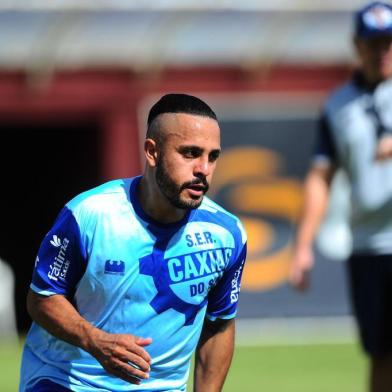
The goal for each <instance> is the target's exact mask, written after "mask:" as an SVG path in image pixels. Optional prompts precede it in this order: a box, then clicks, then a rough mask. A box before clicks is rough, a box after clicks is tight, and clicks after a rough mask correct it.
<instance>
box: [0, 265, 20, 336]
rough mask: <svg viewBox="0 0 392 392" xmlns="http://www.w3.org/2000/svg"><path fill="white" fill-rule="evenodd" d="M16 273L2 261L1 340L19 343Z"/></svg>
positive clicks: (0, 297) (0, 267) (0, 289)
mask: <svg viewBox="0 0 392 392" xmlns="http://www.w3.org/2000/svg"><path fill="white" fill-rule="evenodd" d="M14 285H15V277H14V273H13V271H12V269H11V267H10V266H9V265H7V264H6V263H5V262H4V261H3V260H1V259H0V338H2V339H5V340H6V341H7V342H10V341H11V342H15V343H16V342H17V331H16V317H15V301H14V296H13V293H14Z"/></svg>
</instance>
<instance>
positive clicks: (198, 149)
mask: <svg viewBox="0 0 392 392" xmlns="http://www.w3.org/2000/svg"><path fill="white" fill-rule="evenodd" d="M147 123H148V124H147V136H146V139H145V143H144V154H145V159H146V165H145V170H144V174H143V176H138V177H134V178H129V179H121V180H114V181H111V182H108V183H106V184H104V185H102V186H100V187H98V188H95V189H92V190H90V191H87V192H85V193H82V194H81V195H79V196H77V197H76V198H74V199H73V200H72V201H70V202H69V203H68V204H67V205H66V206H65V207H64V209H63V210H62V211H61V212H60V214H59V216H58V218H57V220H56V222H55V223H54V226H53V227H52V229H51V230H50V231H49V233H48V234H47V235H46V237H45V238H44V240H43V242H42V244H41V247H40V250H39V252H38V257H37V260H36V265H35V269H34V273H33V279H32V283H31V286H30V292H29V295H28V299H27V307H28V311H29V313H30V315H31V317H32V319H33V320H34V322H33V325H32V327H31V329H30V331H29V333H28V335H27V338H26V343H25V347H24V352H23V359H22V366H21V382H20V391H21V392H60V391H70V390H72V391H80V392H82V391H96V390H100V391H103V390H105V391H116V392H120V391H134V390H137V391H185V390H186V382H187V378H188V372H189V365H190V360H191V357H192V354H193V352H194V351H195V350H196V357H195V374H194V386H195V391H210V392H218V391H221V389H222V386H223V383H224V380H225V377H226V374H227V372H228V369H229V366H230V363H231V358H232V355H233V350H234V317H235V314H236V308H237V301H238V295H239V289H240V281H241V275H242V269H243V265H244V262H245V255H246V234H245V232H244V230H243V227H242V225H241V223H240V221H239V220H238V219H237V218H236V217H235V216H234V215H232V214H230V213H228V212H227V211H226V210H224V209H223V208H221V207H220V206H218V205H217V204H216V203H214V202H213V201H211V200H210V199H208V198H207V197H204V195H205V193H206V192H207V190H208V187H209V183H210V182H211V179H212V175H213V173H214V170H215V166H216V162H217V159H218V157H219V155H220V150H221V148H220V129H219V124H218V121H217V118H216V115H215V113H214V112H213V111H212V109H211V108H210V107H209V106H208V105H207V104H206V103H205V102H203V101H201V100H200V99H198V98H196V97H193V96H189V95H185V94H168V95H165V96H164V97H162V98H161V99H160V100H159V101H158V102H157V103H156V104H155V105H154V106H153V107H152V108H151V110H150V113H149V116H148V121H147Z"/></svg>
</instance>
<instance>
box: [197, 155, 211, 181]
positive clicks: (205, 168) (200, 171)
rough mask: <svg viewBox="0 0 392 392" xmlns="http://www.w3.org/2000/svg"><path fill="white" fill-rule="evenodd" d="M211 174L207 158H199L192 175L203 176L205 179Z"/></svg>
mask: <svg viewBox="0 0 392 392" xmlns="http://www.w3.org/2000/svg"><path fill="white" fill-rule="evenodd" d="M210 173H211V162H210V161H209V160H208V157H206V158H204V157H200V158H199V159H198V160H197V162H196V165H195V168H194V174H195V175H203V176H204V177H207V176H208V175H209V174H210Z"/></svg>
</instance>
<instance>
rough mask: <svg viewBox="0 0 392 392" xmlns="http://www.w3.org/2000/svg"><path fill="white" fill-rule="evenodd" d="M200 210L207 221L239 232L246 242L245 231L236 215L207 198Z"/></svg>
mask: <svg viewBox="0 0 392 392" xmlns="http://www.w3.org/2000/svg"><path fill="white" fill-rule="evenodd" d="M198 210H199V212H200V213H202V214H203V215H204V216H205V220H206V221H209V222H210V223H217V224H219V225H222V226H224V227H227V228H229V229H231V230H238V231H239V232H240V234H241V236H242V238H243V242H245V240H246V233H245V229H244V226H243V224H242V222H241V220H240V219H239V218H238V217H237V216H236V215H234V214H233V213H231V212H229V211H228V210H226V209H225V208H224V207H222V206H221V205H219V204H218V203H216V202H214V201H213V200H211V199H210V198H209V197H206V196H205V197H204V198H203V203H202V204H201V205H200V207H199V208H198Z"/></svg>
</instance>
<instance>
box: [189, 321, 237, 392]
mask: <svg viewBox="0 0 392 392" xmlns="http://www.w3.org/2000/svg"><path fill="white" fill-rule="evenodd" d="M234 334H235V324H234V320H229V321H222V322H221V323H215V324H214V323H210V322H208V321H206V323H205V325H204V327H203V331H202V334H201V337H200V341H199V345H198V347H197V350H196V360H195V374H194V392H220V391H221V390H222V387H223V384H224V382H225V379H226V375H227V372H228V370H229V368H230V364H231V359H232V357H233V352H234Z"/></svg>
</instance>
